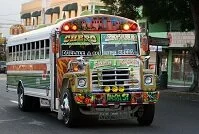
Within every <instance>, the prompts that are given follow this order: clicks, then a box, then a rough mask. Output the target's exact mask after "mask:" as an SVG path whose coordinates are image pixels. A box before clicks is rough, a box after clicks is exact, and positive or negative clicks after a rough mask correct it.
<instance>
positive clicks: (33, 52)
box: [31, 42, 35, 60]
mask: <svg viewBox="0 0 199 134" xmlns="http://www.w3.org/2000/svg"><path fill="white" fill-rule="evenodd" d="M34 59H35V42H31V60H34Z"/></svg>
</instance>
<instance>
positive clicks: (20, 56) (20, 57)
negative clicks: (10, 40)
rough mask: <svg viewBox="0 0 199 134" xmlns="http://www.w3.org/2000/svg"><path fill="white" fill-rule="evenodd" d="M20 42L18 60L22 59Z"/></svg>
mask: <svg viewBox="0 0 199 134" xmlns="http://www.w3.org/2000/svg"><path fill="white" fill-rule="evenodd" d="M22 52H23V51H22V44H20V45H19V61H22Z"/></svg>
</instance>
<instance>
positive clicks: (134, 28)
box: [130, 23, 138, 30]
mask: <svg viewBox="0 0 199 134" xmlns="http://www.w3.org/2000/svg"><path fill="white" fill-rule="evenodd" d="M130 28H131V30H137V29H138V25H137V24H136V23H133V24H132V25H131V27H130Z"/></svg>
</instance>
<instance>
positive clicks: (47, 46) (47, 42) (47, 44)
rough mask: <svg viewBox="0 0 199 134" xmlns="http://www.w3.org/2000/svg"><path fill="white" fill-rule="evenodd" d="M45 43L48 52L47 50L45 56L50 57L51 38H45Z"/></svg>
mask: <svg viewBox="0 0 199 134" xmlns="http://www.w3.org/2000/svg"><path fill="white" fill-rule="evenodd" d="M45 44H46V46H45V48H46V49H45V51H46V52H45V58H46V59H49V52H50V50H49V49H50V47H49V46H50V41H49V39H47V40H45Z"/></svg>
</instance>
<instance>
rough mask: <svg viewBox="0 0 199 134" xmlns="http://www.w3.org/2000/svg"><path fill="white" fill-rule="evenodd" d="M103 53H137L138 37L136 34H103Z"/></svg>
mask: <svg viewBox="0 0 199 134" xmlns="http://www.w3.org/2000/svg"><path fill="white" fill-rule="evenodd" d="M101 43H102V54H103V55H137V54H138V39H137V35H136V34H102V35H101Z"/></svg>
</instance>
